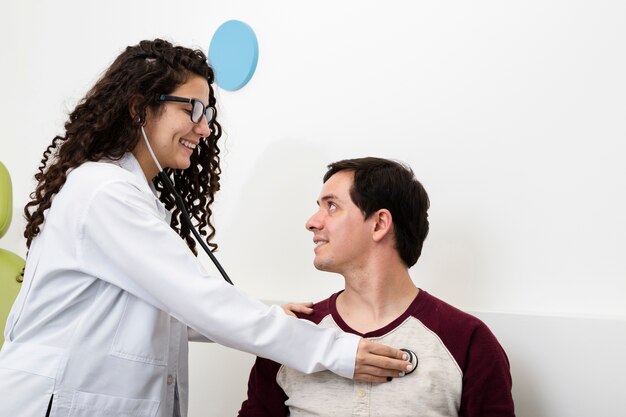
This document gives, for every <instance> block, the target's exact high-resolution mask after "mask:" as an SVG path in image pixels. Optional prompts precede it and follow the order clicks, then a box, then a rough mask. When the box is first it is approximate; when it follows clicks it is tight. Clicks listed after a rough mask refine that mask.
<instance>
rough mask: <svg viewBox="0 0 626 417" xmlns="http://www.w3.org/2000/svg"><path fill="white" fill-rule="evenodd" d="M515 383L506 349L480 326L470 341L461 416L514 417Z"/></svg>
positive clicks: (464, 376) (464, 373)
mask: <svg viewBox="0 0 626 417" xmlns="http://www.w3.org/2000/svg"><path fill="white" fill-rule="evenodd" d="M511 388H512V380H511V372H510V366H509V360H508V358H507V356H506V353H505V352H504V349H502V347H501V346H500V344H499V343H498V340H497V339H496V337H495V336H494V335H493V333H491V331H490V330H489V329H488V328H487V326H486V325H485V324H483V323H480V325H479V326H477V327H476V328H475V329H474V331H473V333H472V335H471V338H470V343H469V347H468V350H467V357H466V362H465V369H464V371H463V393H462V396H461V408H460V410H459V416H462V417H514V416H515V412H514V406H513V397H512V394H511Z"/></svg>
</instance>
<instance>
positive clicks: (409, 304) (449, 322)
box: [239, 158, 514, 417]
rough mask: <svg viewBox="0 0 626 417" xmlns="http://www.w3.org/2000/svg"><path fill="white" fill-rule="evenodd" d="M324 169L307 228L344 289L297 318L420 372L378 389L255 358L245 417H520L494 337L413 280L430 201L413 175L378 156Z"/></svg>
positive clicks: (320, 260) (322, 264) (318, 256)
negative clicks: (402, 359)
mask: <svg viewBox="0 0 626 417" xmlns="http://www.w3.org/2000/svg"><path fill="white" fill-rule="evenodd" d="M328 167H329V170H328V172H326V175H325V176H324V185H323V187H322V191H321V193H320V196H319V198H318V200H317V202H318V205H319V209H318V210H317V212H316V213H315V214H314V215H313V216H312V217H311V218H310V219H309V220H308V221H307V222H306V228H307V229H308V230H310V231H311V232H313V242H314V243H315V260H314V264H315V267H316V268H317V269H319V270H321V271H328V272H336V273H338V274H341V275H343V277H344V279H345V290H343V291H340V292H339V293H337V294H333V295H331V296H330V298H328V299H326V300H323V301H320V302H319V303H316V304H315V305H314V306H313V308H314V312H313V313H312V314H311V315H303V314H300V317H301V318H304V319H307V320H310V321H312V322H314V323H316V324H318V325H320V326H324V327H339V328H340V329H342V330H344V331H346V332H351V333H355V334H358V335H360V336H363V337H365V338H368V339H372V340H375V341H377V342H380V343H384V344H387V345H390V346H394V347H396V348H406V349H409V350H411V351H413V352H415V353H416V354H417V357H418V365H417V369H416V370H415V371H414V372H412V373H409V374H407V375H406V376H404V377H398V378H394V379H393V380H391V381H390V382H386V383H382V384H376V383H374V384H372V383H366V382H358V381H352V380H349V379H345V378H341V377H338V376H336V375H334V374H332V373H330V372H318V373H315V374H312V375H305V374H302V373H300V372H297V371H295V370H293V369H290V368H287V367H285V366H282V365H280V364H278V363H275V362H272V361H270V360H267V359H263V358H257V360H256V363H255V365H254V367H253V368H252V371H251V373H250V380H249V382H248V399H247V400H246V401H244V403H243V404H242V406H241V410H240V411H239V416H245V417H249V416H288V415H291V416H313V415H315V416H333V417H338V416H384V417H390V416H463V417H486V416H489V417H495V416H498V417H500V416H514V411H513V399H512V397H511V374H510V371H509V362H508V359H507V357H506V354H505V352H504V350H503V349H502V347H501V346H500V344H499V343H498V341H497V340H496V338H495V337H494V335H493V334H492V333H491V332H490V331H489V329H488V328H487V326H486V325H485V324H483V323H482V322H481V321H480V320H478V319H477V318H475V317H473V316H471V315H469V314H467V313H464V312H462V311H460V310H458V309H456V308H454V307H452V306H450V305H448V304H446V303H444V302H443V301H441V300H439V299H437V298H435V297H433V296H432V295H430V294H428V293H427V292H426V291H424V290H421V289H419V288H417V287H416V286H415V285H414V284H413V281H412V280H411V277H410V276H409V271H408V269H409V268H410V267H411V266H413V265H414V264H415V262H417V259H418V258H419V256H420V254H421V252H422V244H423V242H424V239H425V238H426V235H427V234H428V214H427V210H428V207H429V200H428V195H427V194H426V191H425V190H424V188H423V187H422V185H421V184H420V183H419V182H418V181H417V180H416V179H415V176H414V174H413V171H412V170H411V169H410V168H408V167H406V166H403V165H402V164H399V163H397V162H394V161H390V160H386V159H380V158H360V159H350V160H344V161H339V162H335V163H333V164H331V165H329V166H328ZM294 349H297V346H296V347H294Z"/></svg>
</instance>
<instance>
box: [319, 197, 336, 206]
mask: <svg viewBox="0 0 626 417" xmlns="http://www.w3.org/2000/svg"><path fill="white" fill-rule="evenodd" d="M328 200H337V201H339V202H341V198H339V197H337V195H335V194H326V195H323V196H321V197H320V199H319V200H317V205H318V206H319V205H320V202H323V201H328Z"/></svg>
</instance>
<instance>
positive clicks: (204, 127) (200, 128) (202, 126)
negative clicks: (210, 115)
mask: <svg viewBox="0 0 626 417" xmlns="http://www.w3.org/2000/svg"><path fill="white" fill-rule="evenodd" d="M193 130H194V132H195V133H196V134H197V135H199V136H201V137H203V138H206V137H208V136H209V135H210V134H211V128H210V127H209V122H208V121H207V119H206V116H202V119H201V120H200V121H199V122H198V123H196V124H195V125H194V128H193Z"/></svg>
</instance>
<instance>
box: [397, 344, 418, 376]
mask: <svg viewBox="0 0 626 417" xmlns="http://www.w3.org/2000/svg"><path fill="white" fill-rule="evenodd" d="M400 350H401V351H403V352H406V354H407V355H409V359H408V360H409V362H411V365H413V368H411V370H410V371H407V372H405V373H404V376H407V375H408V374H411V373H413V372H415V370H416V369H417V364H418V360H417V355H416V354H415V352H413V351H412V350H409V349H400Z"/></svg>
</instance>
